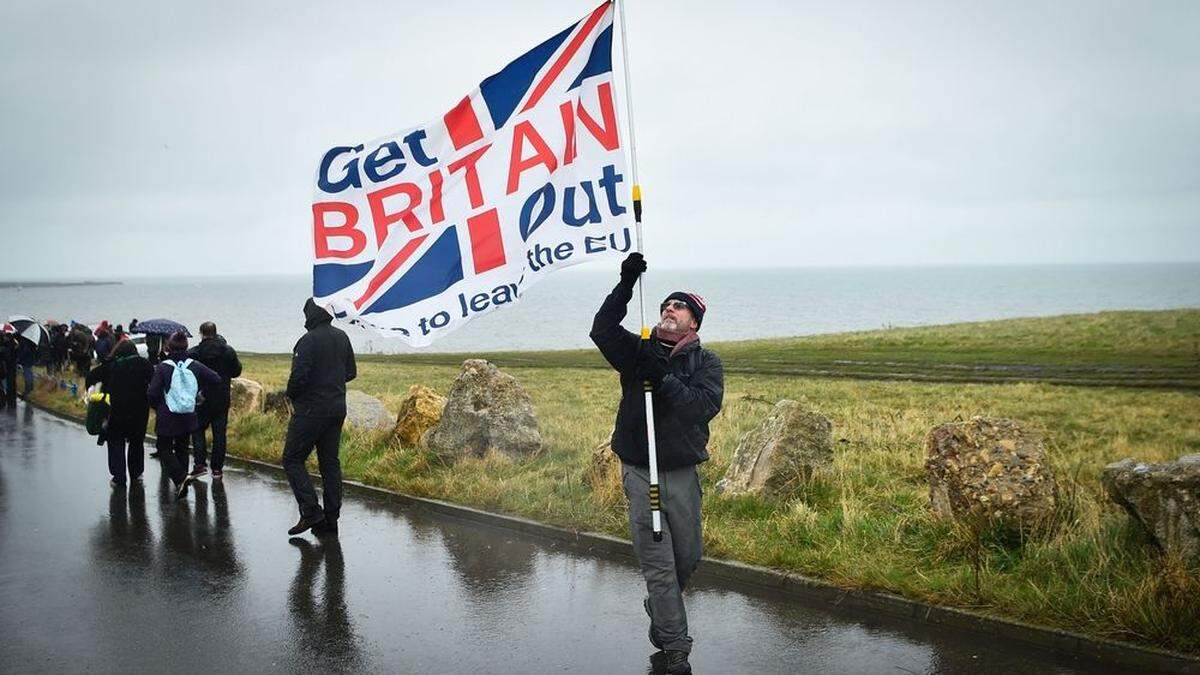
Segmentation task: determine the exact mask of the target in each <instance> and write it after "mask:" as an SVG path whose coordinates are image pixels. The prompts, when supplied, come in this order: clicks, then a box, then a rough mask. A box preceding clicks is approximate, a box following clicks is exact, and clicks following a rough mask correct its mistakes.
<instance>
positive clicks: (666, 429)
mask: <svg viewBox="0 0 1200 675" xmlns="http://www.w3.org/2000/svg"><path fill="white" fill-rule="evenodd" d="M645 271H646V261H645V259H644V258H643V257H642V254H640V253H631V254H629V256H628V257H627V258H626V259H625V261H624V262H623V263H621V280H620V282H619V283H617V286H616V288H614V289H613V290H612V292H611V293H609V294H608V297H607V298H605V299H604V303H603V304H602V305H601V306H600V310H599V311H598V312H596V317H595V319H594V320H593V322H592V332H591V338H592V341H593V342H594V343H595V344H596V346H597V347H598V348H599V349H600V353H601V354H603V355H604V358H605V359H606V360H607V361H608V363H609V364H610V365H611V366H612V367H613V369H615V370H616V371H617V373H619V375H620V382H621V401H620V404H619V405H618V407H617V419H616V423H615V424H614V428H613V434H612V450H613V452H615V453H616V454H617V456H618V457H620V458H621V480H622V485H623V486H624V488H625V496H626V497H627V498H628V501H629V529H630V534H631V535H632V539H633V548H634V552H635V553H636V554H637V558H638V562H639V564H640V566H641V570H642V577H643V578H644V579H645V581H646V590H647V596H646V598H645V600H644V601H643V606H644V607H645V610H646V614H648V615H649V616H650V643H651V644H653V645H654V647H655V648H657V649H659V650H661V651H660V652H658V653H657V654H655V657H657V658H655V659H654V660H655V661H656V662H663V665H664V666H665V668H664V669H665V670H666V671H667V672H670V673H688V672H691V666H690V664H689V663H688V655H689V654H690V653H691V650H692V638H691V637H690V636H689V635H688V627H687V614H686V612H685V610H684V606H683V589H684V588H685V587H686V586H687V582H688V579H689V578H691V576H692V573H693V572H695V570H696V566H697V565H698V564H699V562H700V557H701V555H702V547H701V532H700V522H701V521H700V496H701V493H700V477H699V474H698V473H697V472H696V465H697V464H700V463H701V462H704V461H707V460H708V450H707V446H708V437H709V432H708V423H709V421H710V420H712V418H713V417H715V416H716V415H717V413H718V412H720V411H721V402H722V400H723V398H724V392H725V375H724V368H723V366H722V365H721V359H719V358H718V357H717V355H716V354H714V353H712V352H711V351H709V350H708V349H705V348H703V347H701V346H700V336H699V334H698V333H697V331H699V330H700V325H701V324H702V323H703V322H704V315H705V313H706V312H707V311H708V305H707V303H706V302H705V301H704V298H703V297H701V296H700V295H698V294H696V293H691V292H688V291H675V292H674V293H671V294H670V295H668V296H667V297H666V299H664V300H663V302H662V304H661V305H660V306H659V321H658V325H657V326H655V327H654V330H653V331H652V332H651V334H650V339H649V340H647V341H643V340H642V339H641V338H640V337H639V336H637V335H635V334H633V333H631V332H629V331H628V330H625V329H624V328H622V327H621V320H622V319H624V318H625V314H626V312H627V305H628V304H629V301H630V299H631V298H632V297H633V287H634V285H635V284H636V283H637V280H638V278H639V277H640V276H641V274H642V273H643V272H645ZM647 386H649V387H650V388H651V390H652V391H653V402H654V432H655V433H654V438H655V447H656V450H657V456H658V480H659V483H658V484H659V494H660V497H661V504H662V514H663V520H662V540H661V541H654V536H653V531H652V522H651V516H650V469H649V448H648V445H649V444H648V441H647V437H646V406H645V390H646V389H645V388H646V387H647Z"/></svg>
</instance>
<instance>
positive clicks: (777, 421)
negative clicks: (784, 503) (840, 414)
mask: <svg viewBox="0 0 1200 675" xmlns="http://www.w3.org/2000/svg"><path fill="white" fill-rule="evenodd" d="M832 464H833V424H831V423H830V421H829V418H827V417H825V416H824V415H822V414H820V413H818V412H816V411H813V410H810V409H807V408H805V407H804V406H803V405H802V404H800V403H798V402H796V401H791V400H788V399H784V400H782V401H780V402H779V403H776V404H775V407H774V408H773V409H772V410H771V413H770V414H769V415H768V416H767V419H766V420H764V421H763V423H762V424H761V425H759V427H758V428H757V429H754V430H752V431H750V432H749V433H747V434H746V435H745V436H743V437H742V440H741V441H740V442H739V443H738V447H737V449H736V450H734V452H733V459H732V460H731V461H730V463H729V470H728V471H726V472H725V477H724V478H722V479H721V480H720V481H718V482H717V492H718V493H723V494H728V495H737V494H744V493H754V494H763V495H770V496H786V495H787V494H788V493H790V492H792V491H793V490H794V489H795V488H796V487H797V486H799V485H800V484H801V483H803V482H804V481H806V480H808V479H809V478H811V477H812V475H813V473H814V472H816V471H820V470H822V469H827V468H829V467H830V466H832Z"/></svg>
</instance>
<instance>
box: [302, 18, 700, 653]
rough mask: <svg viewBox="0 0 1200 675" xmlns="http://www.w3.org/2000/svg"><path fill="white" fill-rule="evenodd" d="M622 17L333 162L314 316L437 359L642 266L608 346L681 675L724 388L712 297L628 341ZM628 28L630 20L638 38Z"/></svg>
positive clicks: (656, 626) (631, 182)
mask: <svg viewBox="0 0 1200 675" xmlns="http://www.w3.org/2000/svg"><path fill="white" fill-rule="evenodd" d="M616 9H617V5H616V3H615V2H603V3H601V4H600V5H598V6H596V7H595V8H593V9H592V10H591V11H590V12H589V13H588V14H587V15H586V16H584V17H583V18H581V19H580V20H578V21H576V22H575V23H574V24H572V25H570V26H568V27H567V28H565V29H563V30H561V31H559V32H558V33H557V34H555V35H554V36H553V37H551V38H549V39H547V40H544V41H543V42H542V43H541V44H539V45H537V46H536V47H534V48H533V49H531V50H529V51H527V52H525V53H524V54H522V55H521V56H519V57H517V58H516V59H515V60H514V61H512V62H511V63H509V64H508V65H506V66H505V67H504V68H503V69H501V70H500V71H499V72H497V73H494V74H492V75H490V76H488V77H487V78H485V79H483V80H482V81H481V82H480V83H479V86H478V87H476V88H475V89H474V90H472V91H471V92H470V93H468V94H467V95H466V96H464V97H463V98H462V99H460V100H459V101H458V102H457V103H455V104H454V105H453V106H451V107H449V109H448V110H446V109H443V110H446V111H445V112H444V113H443V114H441V115H439V116H438V117H435V118H434V119H431V120H427V121H425V122H424V123H422V124H419V125H417V126H414V127H409V128H407V129H404V130H402V131H399V132H396V133H392V134H389V135H386V136H382V137H379V138H376V139H373V140H370V141H366V142H361V143H348V144H345V145H338V146H335V147H333V148H330V149H329V150H327V151H326V152H325V154H324V155H323V156H322V158H321V160H320V162H319V164H318V167H317V174H316V180H315V185H314V191H313V203H312V242H313V300H314V301H315V303H316V304H317V305H319V306H320V307H322V308H327V309H328V310H329V313H330V314H331V315H332V316H333V317H334V318H336V319H339V320H343V321H345V322H348V323H350V324H352V325H357V326H359V327H362V328H366V329H369V330H374V331H376V332H378V333H381V334H383V335H387V336H392V337H397V338H399V339H401V340H403V341H404V342H406V343H408V344H409V345H412V346H416V347H424V346H427V345H429V344H431V343H433V342H434V341H435V340H437V339H440V338H441V337H442V336H445V335H447V334H449V333H450V332H452V331H454V330H457V329H459V328H461V327H462V326H463V325H465V324H466V323H468V322H469V321H471V320H473V319H475V318H477V317H480V316H483V315H485V314H488V313H490V312H492V311H495V310H497V309H500V308H503V307H504V306H507V305H510V304H513V303H516V302H518V301H519V300H520V299H521V298H522V297H523V296H524V294H525V292H526V291H528V290H529V289H530V288H531V287H533V286H534V285H535V284H536V283H538V282H540V281H541V280H542V279H544V278H545V277H546V276H547V275H549V274H551V273H552V272H555V271H557V270H559V269H563V268H565V267H569V266H571V265H577V264H580V263H585V262H591V261H597V260H602V259H605V258H612V257H617V256H621V255H623V254H626V253H629V252H630V251H631V250H636V251H639V253H635V254H631V255H630V256H629V258H628V259H626V261H625V263H624V264H623V265H622V272H621V283H620V284H619V285H618V286H617V288H616V289H615V290H614V291H613V292H612V294H610V295H609V297H608V299H607V300H606V301H605V303H604V306H603V307H602V308H601V310H600V313H599V314H597V316H596V321H595V324H594V326H593V330H592V339H593V340H594V341H595V342H596V344H597V345H598V346H599V347H600V350H601V351H602V352H603V353H604V355H605V357H606V358H608V360H609V362H610V363H611V364H612V365H613V367H614V368H616V369H617V370H618V371H619V372H620V373H621V384H622V401H621V409H620V411H619V412H618V415H617V428H616V431H615V432H614V434H613V449H614V450H615V451H616V452H617V454H618V455H620V456H621V459H622V462H623V464H624V467H625V468H624V474H625V490H626V494H627V495H628V496H629V500H630V524H631V528H632V531H633V539H634V545H635V547H636V549H637V553H638V557H639V559H640V560H641V562H642V570H643V573H644V575H645V577H646V585H647V588H648V589H649V592H650V595H649V598H648V599H647V601H646V611H647V612H648V613H649V614H650V617H651V629H650V639H651V642H653V643H654V644H655V645H656V646H659V648H660V649H662V650H664V651H663V652H662V653H660V654H658V655H657V656H658V657H660V658H665V659H666V665H667V666H668V667H667V671H668V672H672V673H684V672H690V670H691V669H690V666H689V664H688V654H689V652H690V649H691V638H689V637H688V634H687V620H686V616H685V614H684V610H683V601H682V598H681V596H680V593H681V591H682V590H683V587H684V586H685V585H686V583H687V580H688V577H689V576H690V575H691V573H692V571H693V570H694V569H695V567H696V564H697V562H698V561H699V560H700V484H699V478H698V476H697V474H696V469H695V465H696V464H698V463H700V462H703V461H705V460H706V459H708V455H707V452H706V450H705V445H706V444H707V442H708V421H709V420H710V419H712V417H713V416H714V415H716V414H717V412H718V411H719V410H720V407H721V397H722V392H723V375H722V369H721V362H720V360H719V359H717V357H716V356H715V355H714V354H713V353H712V352H710V351H708V350H706V349H702V348H701V347H700V341H699V338H698V337H697V335H696V330H697V329H699V327H700V323H701V322H702V321H703V319H704V311H705V305H704V300H703V298H701V297H700V296H698V295H695V294H692V293H684V292H678V293H673V294H672V295H671V296H670V297H668V298H667V300H666V301H664V303H663V305H662V307H661V308H660V314H661V316H660V321H659V324H658V327H657V328H656V329H655V331H654V334H653V338H652V337H651V332H650V329H649V328H648V327H647V326H646V325H645V321H643V328H642V336H641V338H639V336H636V335H633V334H632V333H629V332H627V331H625V330H624V329H622V328H621V327H620V321H621V319H622V318H623V317H624V316H625V313H626V305H627V304H628V303H629V300H630V299H631V297H632V294H633V289H634V286H635V285H636V284H637V280H638V278H639V276H640V274H641V272H642V271H644V270H645V262H644V261H643V259H642V257H641V253H640V251H641V249H642V229H641V216H642V201H641V186H640V185H639V184H638V180H637V153H636V141H635V139H634V133H633V122H632V118H633V113H632V103H631V102H630V99H631V93H630V92H631V85H630V78H629V59H628V49H623V50H622V51H623V53H624V57H625V78H624V79H625V103H626V107H627V109H628V119H627V121H628V125H629V133H628V136H624V135H623V134H622V129H621V127H620V125H619V124H618V119H617V114H616V108H617V105H616V103H617V96H616V93H615V83H614V79H613V59H612V52H613V49H612V43H613V33H614V18H615V16H616ZM624 22H625V19H624V12H623V11H622V12H621V24H622V34H623V33H624ZM625 42H626V41H625V40H622V45H623V46H624V44H625ZM626 143H628V145H629V149H630V160H631V161H630V164H629V165H628V169H627V165H626V161H625V159H626V158H625V146H626ZM627 174H628V177H627ZM627 195H628V196H629V197H630V198H631V199H630V200H628V201H626V199H625V197H626V196H627ZM630 206H632V208H630ZM631 212H632V213H631ZM630 215H632V216H633V221H634V222H633V223H630ZM635 237H636V249H635V248H634V243H635ZM640 300H641V293H640V292H639V304H642V303H640ZM642 314H643V316H644V314H645V307H644V305H643V307H642ZM647 422H650V423H651V424H653V423H654V422H657V423H658V424H659V425H660V426H659V427H658V432H657V433H655V430H654V427H653V426H652V425H651V426H649V427H648V426H647ZM656 439H658V440H657V442H656ZM656 445H661V446H662V452H663V454H662V455H661V457H659V456H658V455H657V451H656ZM656 457H659V459H658V460H656ZM659 469H662V471H661V472H660V471H659ZM297 471H298V472H301V471H302V466H301V468H300V469H297ZM297 475H299V474H297ZM660 497H665V502H664V501H663V500H661V499H660ZM664 503H665V508H663V504H664ZM664 513H665V514H666V521H667V522H666V526H665V527H663V526H662V522H661V521H662V516H663V514H664ZM302 515H303V514H302ZM313 515H314V516H315V514H313ZM307 520H308V519H307V517H302V518H301V522H300V523H299V524H297V527H296V528H293V529H294V530H302V529H304V526H305V524H306V521H307ZM314 522H315V521H314Z"/></svg>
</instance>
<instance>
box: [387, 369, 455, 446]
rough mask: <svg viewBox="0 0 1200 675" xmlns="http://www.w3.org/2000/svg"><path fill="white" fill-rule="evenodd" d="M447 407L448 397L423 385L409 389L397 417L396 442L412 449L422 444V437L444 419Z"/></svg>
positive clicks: (415, 385)
mask: <svg viewBox="0 0 1200 675" xmlns="http://www.w3.org/2000/svg"><path fill="white" fill-rule="evenodd" d="M445 407H446V397H445V396H442V395H440V394H438V393H437V392H436V391H434V390H432V389H430V388H429V387H426V386H425V385H421V384H414V385H413V386H411V387H409V388H408V395H407V396H405V397H404V400H403V401H401V402H400V412H399V414H397V415H396V427H395V430H394V433H395V435H396V440H398V441H400V442H401V443H402V444H404V445H407V446H410V447H412V446H415V445H417V444H418V443H420V441H421V436H422V435H424V434H425V432H426V431H429V430H430V429H431V428H433V426H434V425H435V424H437V423H438V420H440V419H442V409H443V408H445Z"/></svg>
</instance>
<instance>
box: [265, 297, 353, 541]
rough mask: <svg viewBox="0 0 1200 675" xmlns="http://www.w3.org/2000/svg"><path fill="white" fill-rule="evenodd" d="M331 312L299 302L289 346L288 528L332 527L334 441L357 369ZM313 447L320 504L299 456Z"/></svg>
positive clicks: (338, 492) (337, 507)
mask: <svg viewBox="0 0 1200 675" xmlns="http://www.w3.org/2000/svg"><path fill="white" fill-rule="evenodd" d="M332 320H333V317H332V316H330V315H329V312H326V311H325V310H324V309H322V308H321V307H319V306H318V305H317V303H316V302H314V301H313V299H312V298H309V299H308V301H307V302H305V303H304V327H305V328H306V329H308V332H307V333H305V334H304V335H303V336H302V337H301V338H300V339H299V340H298V341H297V342H296V346H295V348H293V349H292V372H291V375H290V376H289V377H288V383H287V396H288V398H289V399H290V400H291V402H292V417H291V419H290V420H289V421H288V428H287V436H286V439H285V440H284V444H283V468H284V470H285V471H287V476H288V484H289V485H291V487H292V492H293V493H294V494H295V495H296V503H297V505H298V506H299V508H300V520H299V521H298V522H297V523H296V524H295V525H294V526H293V527H292V528H291V529H289V530H288V534H289V535H296V534H300V533H301V532H304V531H305V530H307V529H309V528H312V529H313V531H315V532H318V533H321V532H326V533H336V532H337V519H338V515H339V514H340V512H341V507H342V464H341V461H340V460H339V459H338V447H339V444H340V443H341V438H342V422H343V421H345V419H346V383H347V382H349V381H350V380H353V379H354V378H355V377H356V376H357V375H358V370H357V368H356V366H355V364H354V349H353V348H352V347H351V346H350V338H349V337H347V336H346V333H345V332H343V331H342V330H341V329H338V328H334V327H333V326H332V325H331V324H330V322H331V321H332ZM314 447H315V448H316V450H317V466H318V468H319V469H320V472H321V483H322V485H323V492H324V495H323V496H324V501H325V505H324V507H323V508H322V506H321V504H320V503H319V502H318V501H317V493H316V490H315V489H314V488H313V484H312V479H310V478H309V476H308V471H307V470H306V469H305V468H304V462H305V461H307V460H308V456H309V455H311V454H312V451H313V448H314Z"/></svg>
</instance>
